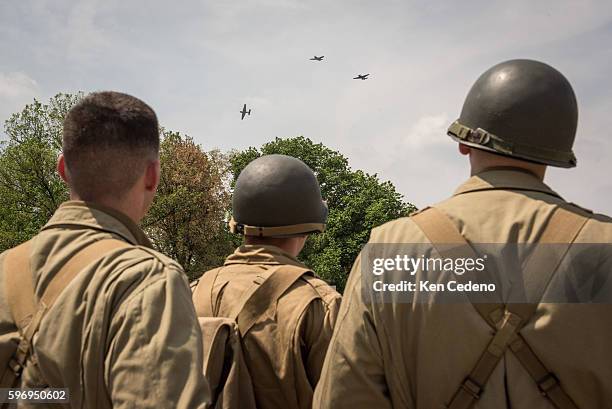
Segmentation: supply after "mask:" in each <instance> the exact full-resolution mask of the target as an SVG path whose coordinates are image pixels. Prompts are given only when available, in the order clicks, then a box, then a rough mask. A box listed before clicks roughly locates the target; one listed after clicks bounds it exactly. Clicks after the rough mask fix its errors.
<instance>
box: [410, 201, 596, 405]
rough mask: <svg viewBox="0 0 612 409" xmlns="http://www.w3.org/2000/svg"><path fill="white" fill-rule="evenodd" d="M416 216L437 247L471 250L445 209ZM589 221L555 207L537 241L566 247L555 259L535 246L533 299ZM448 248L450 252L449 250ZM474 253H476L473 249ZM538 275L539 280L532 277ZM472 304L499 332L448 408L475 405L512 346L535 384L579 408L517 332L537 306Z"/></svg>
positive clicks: (530, 265)
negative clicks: (446, 246) (444, 246)
mask: <svg viewBox="0 0 612 409" xmlns="http://www.w3.org/2000/svg"><path fill="white" fill-rule="evenodd" d="M415 219H416V220H415ZM413 220H414V221H415V223H416V224H417V225H418V226H419V228H421V230H423V232H424V233H425V235H426V236H427V238H428V239H429V240H430V241H431V242H432V244H433V245H434V247H436V245H438V246H439V245H442V244H445V245H448V244H449V243H456V244H458V245H459V246H460V248H461V252H462V253H463V254H466V253H470V250H469V249H470V248H471V246H469V243H468V242H467V241H466V240H465V238H463V236H462V235H461V234H460V233H459V231H457V229H456V228H455V226H454V224H453V223H452V221H450V219H448V217H447V216H446V215H445V214H444V213H442V212H441V211H439V210H437V209H435V208H429V209H427V210H425V211H423V212H421V213H419V214H417V215H416V216H415V218H414V219H413ZM587 220H588V219H587V218H585V217H583V216H580V215H577V214H575V213H573V212H570V211H567V210H565V209H563V208H557V209H556V211H555V212H554V213H553V216H552V217H551V219H550V220H549V222H548V224H547V226H546V227H545V229H544V232H543V234H542V237H541V239H540V241H539V242H540V243H561V244H565V246H563V247H562V249H561V251H556V253H555V254H554V257H551V254H550V253H543V252H537V249H536V253H535V254H532V255H531V257H530V258H529V260H528V262H527V265H526V268H525V272H526V274H525V277H526V278H527V279H528V280H532V281H531V284H532V287H535V288H536V290H535V292H534V293H532V295H533V296H535V297H536V298H533V299H538V300H539V299H541V297H542V295H543V294H544V291H545V290H546V288H547V287H548V284H549V283H550V281H551V279H552V277H553V275H554V273H555V272H556V271H557V269H558V267H559V264H560V263H561V261H562V260H563V258H564V257H565V255H566V254H567V250H568V249H569V247H570V246H571V243H573V241H574V240H575V239H576V237H577V235H578V233H579V232H580V230H581V229H582V227H583V226H584V225H585V224H586V222H587ZM458 248H459V247H458ZM444 250H445V251H446V252H447V253H448V250H447V249H446V248H444ZM471 251H472V252H473V250H471ZM451 252H452V250H451ZM441 256H442V255H441ZM536 273H537V274H536ZM535 279H537V280H538V281H537V282H535V281H533V280H535ZM473 305H474V307H475V308H476V310H477V311H478V312H479V313H480V315H482V316H483V318H484V319H485V320H486V321H487V322H488V323H489V324H491V322H494V323H495V328H496V333H495V335H494V336H493V339H492V340H491V341H490V342H489V344H488V345H487V348H486V350H485V351H484V352H483V354H482V355H481V357H480V358H479V360H478V362H477V363H476V365H475V366H474V368H473V369H472V371H471V372H470V374H469V375H468V376H467V377H466V378H465V380H464V381H463V382H462V384H461V385H460V387H459V389H458V390H457V392H456V393H455V395H454V396H453V398H452V400H451V402H450V404H449V405H448V408H449V409H469V408H471V407H472V406H473V405H474V404H475V403H476V401H477V400H478V399H479V398H480V395H481V394H482V392H483V389H484V385H486V383H487V381H488V379H489V378H490V376H491V374H492V373H493V370H494V369H495V367H496V366H497V364H498V363H499V361H500V360H501V358H502V357H503V355H504V353H505V352H506V350H507V349H508V348H510V349H511V350H512V351H513V352H514V353H515V355H516V356H517V358H518V359H519V361H520V362H521V364H522V365H523V366H524V367H525V369H526V370H527V372H528V373H529V374H530V375H531V376H532V378H533V379H534V381H535V382H536V383H537V385H538V388H539V389H540V391H541V392H542V393H543V394H544V395H545V396H546V397H547V398H548V399H549V400H550V401H551V402H552V403H553V404H554V405H555V406H556V407H557V408H559V409H576V405H575V404H574V403H573V401H572V400H571V398H570V397H569V395H567V393H566V392H565V391H564V390H563V388H562V386H561V384H560V382H559V380H558V379H557V378H556V376H555V375H554V374H552V373H551V372H550V371H548V370H547V369H546V367H545V366H544V364H543V363H542V362H541V361H540V360H539V359H538V357H537V356H536V354H535V352H534V351H533V350H532V349H531V348H530V347H529V345H528V344H527V342H526V341H525V339H524V338H523V337H522V335H521V334H520V333H519V331H520V329H521V328H522V327H523V326H524V325H525V323H527V322H528V321H529V320H530V319H531V318H532V317H533V315H534V314H535V312H536V310H537V306H538V304H537V303H529V304H527V303H525V304H509V305H507V306H504V305H499V304H497V305H496V304H494V303H492V304H483V303H476V304H473Z"/></svg>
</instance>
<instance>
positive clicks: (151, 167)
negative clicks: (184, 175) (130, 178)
mask: <svg viewBox="0 0 612 409" xmlns="http://www.w3.org/2000/svg"><path fill="white" fill-rule="evenodd" d="M160 172H161V169H160V165H159V160H155V161H150V162H148V163H147V169H146V170H145V180H144V182H145V189H146V190H147V191H149V192H155V191H156V190H157V186H158V185H159V178H160Z"/></svg>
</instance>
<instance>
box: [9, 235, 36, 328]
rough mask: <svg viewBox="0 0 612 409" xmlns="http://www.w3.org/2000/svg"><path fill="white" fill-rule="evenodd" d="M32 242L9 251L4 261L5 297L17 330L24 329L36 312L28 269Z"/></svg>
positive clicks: (29, 241)
mask: <svg viewBox="0 0 612 409" xmlns="http://www.w3.org/2000/svg"><path fill="white" fill-rule="evenodd" d="M31 252H32V241H31V240H28V241H26V242H25V243H23V244H20V245H19V246H17V247H15V248H14V249H12V250H9V251H8V252H7V254H6V257H5V259H4V268H3V270H4V285H5V296H6V300H7V304H8V307H9V310H10V312H11V316H12V317H13V321H15V325H16V326H17V328H20V329H21V328H25V327H26V326H27V325H28V323H29V322H30V320H31V319H32V316H33V315H34V311H36V303H35V300H34V283H33V281H32V273H31V269H30V254H31Z"/></svg>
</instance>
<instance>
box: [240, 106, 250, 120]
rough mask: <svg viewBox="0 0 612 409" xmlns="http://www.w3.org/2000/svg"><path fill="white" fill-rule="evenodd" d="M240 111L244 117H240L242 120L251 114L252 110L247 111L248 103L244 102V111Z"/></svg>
mask: <svg viewBox="0 0 612 409" xmlns="http://www.w3.org/2000/svg"><path fill="white" fill-rule="evenodd" d="M240 113H241V114H242V118H240V120H241V121H242V120H243V119H244V117H245V115H249V116H251V110H250V109H249V110H248V111H247V109H246V104H244V106H243V107H242V111H240Z"/></svg>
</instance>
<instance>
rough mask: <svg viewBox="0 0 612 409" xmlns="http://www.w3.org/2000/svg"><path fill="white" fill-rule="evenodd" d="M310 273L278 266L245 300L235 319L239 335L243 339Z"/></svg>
mask: <svg viewBox="0 0 612 409" xmlns="http://www.w3.org/2000/svg"><path fill="white" fill-rule="evenodd" d="M308 273H311V271H310V270H308V269H307V268H304V267H299V266H292V265H280V266H278V267H275V268H274V270H273V271H272V273H271V274H270V275H269V276H268V277H267V278H266V279H265V280H264V282H263V283H261V285H260V286H259V287H257V289H256V290H255V291H254V292H253V293H252V294H251V296H250V297H249V298H248V299H247V300H246V302H245V303H244V305H243V307H242V308H241V309H240V311H239V312H238V314H237V316H236V317H235V319H236V322H237V323H238V329H239V331H240V335H241V336H242V337H244V336H245V335H246V334H247V333H248V332H249V330H250V329H251V328H252V327H253V325H254V324H255V323H256V322H257V320H258V319H259V318H260V317H261V316H262V315H263V314H264V313H265V312H266V311H267V310H268V308H270V305H271V304H272V303H274V302H276V301H277V300H278V299H279V298H280V297H281V296H282V295H283V294H284V293H285V292H286V291H287V290H288V289H289V287H291V286H292V285H293V284H294V283H295V282H296V281H297V280H299V279H300V277H302V276H303V275H304V274H308Z"/></svg>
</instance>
